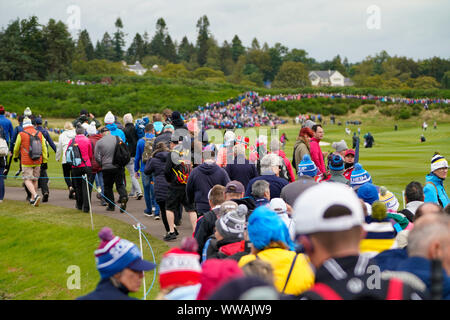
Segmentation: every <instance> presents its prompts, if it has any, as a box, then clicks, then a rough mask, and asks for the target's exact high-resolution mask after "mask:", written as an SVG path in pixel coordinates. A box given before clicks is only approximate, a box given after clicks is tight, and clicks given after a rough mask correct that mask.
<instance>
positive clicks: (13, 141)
mask: <svg viewBox="0 0 450 320" xmlns="http://www.w3.org/2000/svg"><path fill="white" fill-rule="evenodd" d="M22 131H23V127H22V125H21V124H19V125H18V126H17V127H15V128H14V132H13V135H12V139H11V140H10V144H9V150H10V151H11V152H13V151H14V145H15V143H16V140H17V135H18V134H19V132H22Z"/></svg>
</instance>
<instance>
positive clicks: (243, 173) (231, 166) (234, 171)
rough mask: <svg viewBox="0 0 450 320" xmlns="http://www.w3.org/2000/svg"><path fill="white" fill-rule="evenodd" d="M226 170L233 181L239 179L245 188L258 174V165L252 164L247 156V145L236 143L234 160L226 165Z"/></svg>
mask: <svg viewBox="0 0 450 320" xmlns="http://www.w3.org/2000/svg"><path fill="white" fill-rule="evenodd" d="M225 171H226V172H227V173H228V177H229V178H230V180H231V181H233V180H237V181H239V182H241V183H242V185H243V186H244V188H246V187H247V185H248V183H249V181H250V180H252V179H253V178H256V177H257V176H258V171H257V170H256V166H255V165H254V164H251V163H250V161H249V160H248V159H247V158H246V156H245V146H244V145H243V144H236V145H235V146H234V159H233V162H231V163H228V164H227V165H226V166H225Z"/></svg>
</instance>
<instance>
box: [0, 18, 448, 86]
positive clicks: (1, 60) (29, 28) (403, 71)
mask: <svg viewBox="0 0 450 320" xmlns="http://www.w3.org/2000/svg"><path fill="white" fill-rule="evenodd" d="M155 27H156V28H155V33H154V35H153V36H152V37H150V35H149V34H148V33H147V32H144V33H143V34H142V35H141V34H140V33H136V35H135V36H134V38H133V40H132V42H131V44H130V46H129V47H128V48H126V47H125V32H124V25H123V22H122V20H121V19H120V18H118V19H117V20H116V22H115V31H114V33H113V34H112V35H110V34H109V33H108V32H105V33H104V35H103V37H102V39H101V40H98V41H97V42H96V43H95V46H94V44H93V43H92V41H91V39H90V36H89V33H88V31H87V30H82V31H80V32H79V34H78V38H77V39H76V40H74V39H72V38H71V35H70V33H69V32H68V30H67V26H66V25H65V24H64V23H62V22H61V21H58V22H56V21H55V20H53V19H50V20H49V22H48V23H47V25H40V24H39V23H38V19H37V17H31V18H29V19H23V20H19V19H17V20H15V21H13V22H11V23H10V24H9V25H8V26H7V27H6V29H2V30H1V31H0V79H1V80H45V79H65V78H67V77H71V76H73V75H80V74H91V75H92V74H100V73H101V74H126V73H127V71H126V70H125V69H124V68H123V67H122V63H121V62H122V61H126V62H127V63H128V64H133V63H135V62H136V61H140V62H141V64H143V65H144V66H146V67H147V68H149V69H151V67H152V66H153V65H155V64H156V65H158V66H159V67H160V68H159V71H160V74H159V75H161V76H166V77H173V78H195V79H201V80H210V81H219V82H230V83H236V84H242V85H253V86H263V84H264V83H265V82H271V83H272V86H273V87H277V88H288V87H293V88H296V87H305V86H309V85H310V82H309V79H308V72H309V71H310V70H338V71H339V72H341V73H342V74H343V75H344V76H346V77H350V78H351V79H352V80H353V81H354V83H355V86H358V87H377V88H398V89H407V88H422V89H428V88H450V59H442V58H439V57H433V58H429V59H424V60H418V61H415V60H413V59H411V58H407V57H397V56H394V57H392V56H390V55H389V54H388V53H387V52H386V51H382V52H380V53H378V54H376V55H375V56H368V57H367V58H366V59H364V60H363V61H361V62H357V63H350V62H349V61H348V59H347V58H344V59H342V58H341V57H340V56H339V55H336V56H335V57H334V58H333V59H331V60H327V61H322V62H319V61H317V60H315V59H314V58H312V57H309V55H308V52H306V51H305V50H303V49H297V48H292V49H289V48H288V47H286V46H284V45H282V44H281V43H276V44H274V45H273V46H272V47H270V46H269V45H268V44H267V43H263V44H262V45H261V44H260V42H259V41H258V39H256V38H254V39H253V41H252V42H251V45H250V47H246V46H244V44H243V43H242V41H241V39H240V38H239V36H238V35H235V36H234V37H233V39H232V40H231V41H230V42H229V41H227V40H225V41H224V42H223V43H222V44H221V45H220V44H219V43H218V41H217V40H216V39H215V38H214V36H213V35H212V33H211V31H210V29H209V27H210V23H209V20H208V17H207V16H206V15H204V16H202V17H200V18H199V19H198V21H197V24H196V28H197V39H196V41H195V43H191V42H190V41H189V39H188V38H187V37H186V36H184V37H183V38H182V39H181V41H180V42H178V41H176V40H173V39H172V37H171V36H170V34H169V29H168V27H167V24H166V22H165V21H164V19H163V18H159V19H158V20H157V21H156V26H155Z"/></svg>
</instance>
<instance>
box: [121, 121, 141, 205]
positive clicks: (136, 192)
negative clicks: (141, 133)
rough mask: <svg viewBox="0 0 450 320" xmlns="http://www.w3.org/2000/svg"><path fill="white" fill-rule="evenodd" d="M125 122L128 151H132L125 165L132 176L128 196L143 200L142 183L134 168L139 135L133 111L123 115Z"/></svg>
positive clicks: (124, 130)
mask: <svg viewBox="0 0 450 320" xmlns="http://www.w3.org/2000/svg"><path fill="white" fill-rule="evenodd" d="M123 123H124V125H125V127H124V129H123V132H124V134H125V138H126V141H127V146H128V151H130V162H129V163H128V164H127V165H126V166H125V168H126V169H127V170H128V173H129V174H130V178H131V190H130V194H129V195H128V197H136V199H137V200H141V199H142V197H143V194H142V190H141V185H140V184H139V180H138V178H136V175H135V172H136V171H135V170H134V158H135V157H136V147H137V143H138V136H137V133H136V128H135V126H134V124H133V116H132V115H131V113H127V114H125V115H124V116H123ZM144 166H145V164H144Z"/></svg>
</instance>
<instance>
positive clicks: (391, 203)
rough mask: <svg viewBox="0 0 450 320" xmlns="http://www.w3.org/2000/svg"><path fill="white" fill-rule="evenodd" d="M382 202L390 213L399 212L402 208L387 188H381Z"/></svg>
mask: <svg viewBox="0 0 450 320" xmlns="http://www.w3.org/2000/svg"><path fill="white" fill-rule="evenodd" d="M380 201H381V202H383V203H384V204H385V206H386V209H387V210H388V212H397V210H398V207H399V206H400V204H399V203H398V200H397V198H396V197H395V196H394V194H393V193H392V192H390V191H389V190H387V189H386V187H380Z"/></svg>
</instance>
